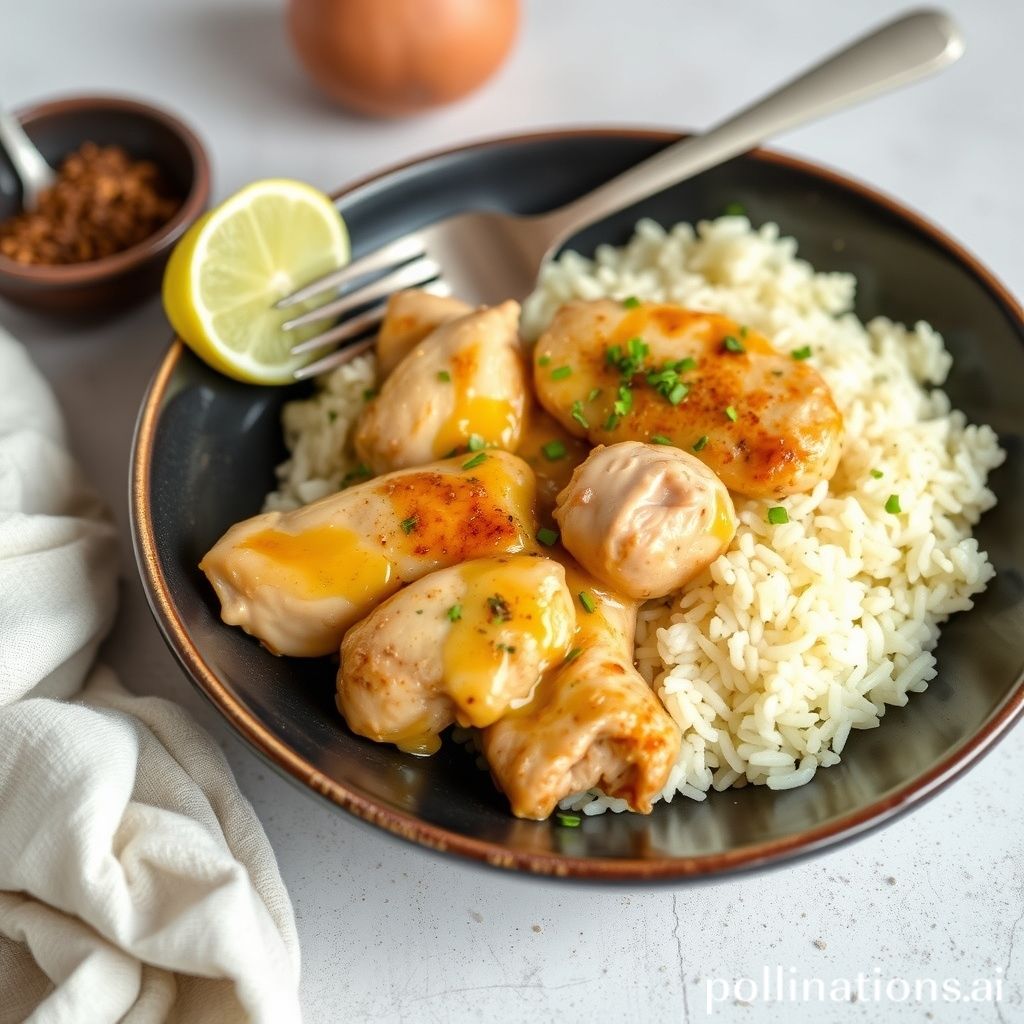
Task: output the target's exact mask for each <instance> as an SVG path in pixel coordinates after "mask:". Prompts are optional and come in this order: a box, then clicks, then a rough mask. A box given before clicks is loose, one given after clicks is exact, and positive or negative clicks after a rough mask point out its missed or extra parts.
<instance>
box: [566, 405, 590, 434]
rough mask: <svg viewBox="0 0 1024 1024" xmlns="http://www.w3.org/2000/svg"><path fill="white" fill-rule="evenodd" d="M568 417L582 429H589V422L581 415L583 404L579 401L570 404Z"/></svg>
mask: <svg viewBox="0 0 1024 1024" xmlns="http://www.w3.org/2000/svg"><path fill="white" fill-rule="evenodd" d="M569 415H570V416H572V418H573V419H574V420H575V421H576V422H577V423H578V424H579V425H580V426H581V427H582V428H583V429H584V430H587V429H589V427H590V421H589V420H588V419H587V417H586V416H584V415H583V403H582V402H581V401H579V400H577V401H575V402H573V403H572V408H571V409H570V410H569Z"/></svg>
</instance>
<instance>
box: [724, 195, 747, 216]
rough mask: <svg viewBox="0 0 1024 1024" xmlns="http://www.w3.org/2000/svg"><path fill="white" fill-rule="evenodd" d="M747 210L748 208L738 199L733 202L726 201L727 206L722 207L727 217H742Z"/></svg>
mask: <svg viewBox="0 0 1024 1024" xmlns="http://www.w3.org/2000/svg"><path fill="white" fill-rule="evenodd" d="M746 212H747V208H746V207H745V206H744V205H743V204H742V203H741V202H739V201H738V200H736V199H734V200H733V201H732V202H731V203H726V204H725V207H724V208H723V209H722V214H723V216H726V217H742V216H744V215H745V214H746Z"/></svg>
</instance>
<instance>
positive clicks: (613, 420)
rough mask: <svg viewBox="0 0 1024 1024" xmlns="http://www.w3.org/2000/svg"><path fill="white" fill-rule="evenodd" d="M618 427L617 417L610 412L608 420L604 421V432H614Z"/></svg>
mask: <svg viewBox="0 0 1024 1024" xmlns="http://www.w3.org/2000/svg"><path fill="white" fill-rule="evenodd" d="M618 425H619V417H618V415H617V414H616V413H614V412H610V413H609V414H608V419H606V420H605V421H604V429H605V430H614V429H615V428H616V427H617V426H618Z"/></svg>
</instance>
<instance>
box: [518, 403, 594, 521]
mask: <svg viewBox="0 0 1024 1024" xmlns="http://www.w3.org/2000/svg"><path fill="white" fill-rule="evenodd" d="M589 451H590V445H589V444H587V442H586V441H581V440H580V439H579V438H578V437H573V436H572V434H570V433H569V432H568V431H567V430H566V429H565V428H564V427H563V426H562V424H561V423H559V422H558V420H556V419H555V418H554V417H553V416H549V415H548V414H547V413H546V412H545V411H544V410H543V409H542V408H541V407H540V406H539V405H533V406H531V407H530V410H529V412H528V413H527V416H526V424H525V426H524V427H523V436H522V437H521V438H520V440H519V447H518V448H517V449H516V454H517V455H518V456H519V457H520V458H521V459H523V460H524V461H525V462H526V463H527V464H528V465H529V467H530V469H532V470H533V473H534V476H536V478H537V514H538V516H539V517H540V519H541V521H546V520H549V519H550V517H551V513H552V512H553V511H554V508H555V499H556V498H557V497H558V494H559V492H560V491H562V490H564V489H565V486H566V484H568V483H569V480H570V478H571V477H572V473H573V470H574V469H575V468H576V467H577V466H578V465H579V464H580V463H581V462H582V461H583V460H584V459H585V458H586V457H587V453H588V452H589Z"/></svg>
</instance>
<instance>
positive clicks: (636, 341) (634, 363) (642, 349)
mask: <svg viewBox="0 0 1024 1024" xmlns="http://www.w3.org/2000/svg"><path fill="white" fill-rule="evenodd" d="M650 351H651V348H650V346H649V345H648V344H647V342H646V341H644V339H643V338H640V337H636V338H630V339H629V341H627V342H626V351H625V352H623V351H622V346H621V345H612V346H611V348H609V349H607V350H606V351H605V354H604V358H605V362H606V363H608V365H609V366H614V367H615V369H616V370H618V371H619V373H620V374H622V382H623V383H624V384H628V383H629V381H631V380H632V379H633V377H634V376H635V375H636V374H638V373H639V372H640V371H641V370H642V369H643V367H644V360H645V359H646V358H647V356H648V355H649V354H650Z"/></svg>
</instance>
